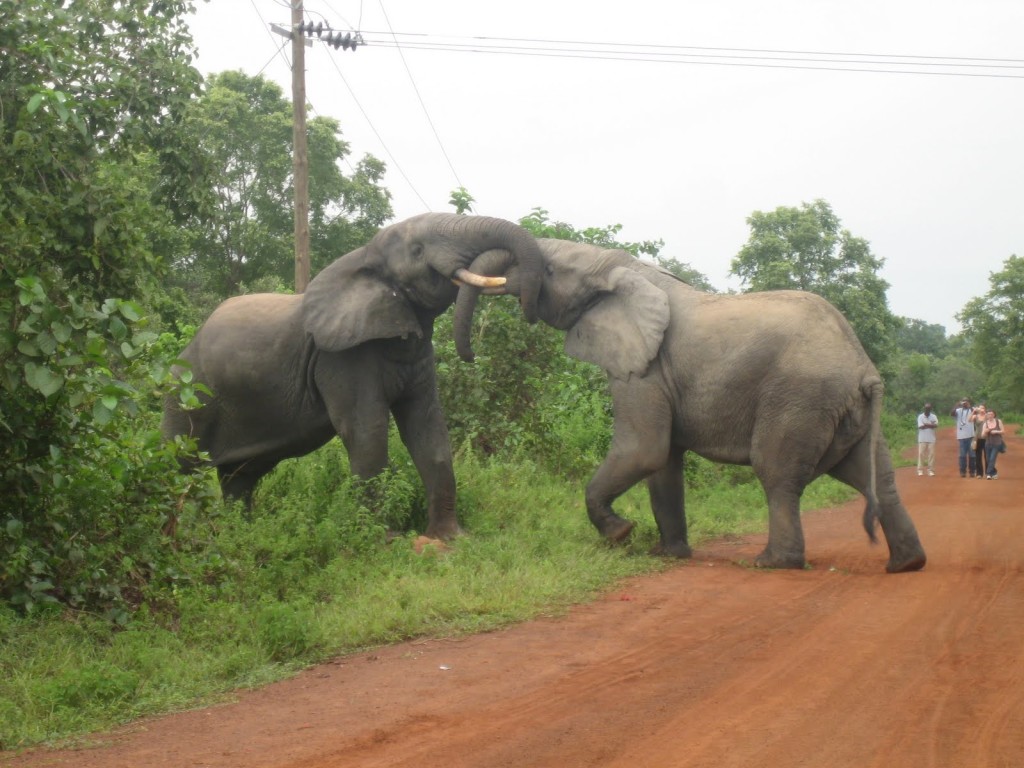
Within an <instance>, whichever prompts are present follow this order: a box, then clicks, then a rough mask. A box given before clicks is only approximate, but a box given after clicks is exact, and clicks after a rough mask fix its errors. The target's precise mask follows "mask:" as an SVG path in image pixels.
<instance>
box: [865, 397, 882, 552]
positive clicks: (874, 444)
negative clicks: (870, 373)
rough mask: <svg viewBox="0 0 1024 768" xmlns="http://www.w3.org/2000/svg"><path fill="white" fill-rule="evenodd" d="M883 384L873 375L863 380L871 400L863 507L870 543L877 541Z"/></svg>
mask: <svg viewBox="0 0 1024 768" xmlns="http://www.w3.org/2000/svg"><path fill="white" fill-rule="evenodd" d="M884 392H885V385H884V384H882V380H881V379H879V378H875V377H873V378H872V379H870V380H868V381H866V382H864V394H865V395H867V397H868V398H870V400H871V433H870V434H871V445H870V449H869V450H870V458H869V472H870V475H871V477H870V479H869V482H868V492H867V494H866V495H867V500H868V503H867V506H866V507H865V508H864V530H865V531H867V534H868V539H870V540H871V543H872V544H877V543H878V536H877V535H876V533H875V523H876V522H877V520H878V515H879V504H878V442H879V440H881V437H882V395H883V394H884Z"/></svg>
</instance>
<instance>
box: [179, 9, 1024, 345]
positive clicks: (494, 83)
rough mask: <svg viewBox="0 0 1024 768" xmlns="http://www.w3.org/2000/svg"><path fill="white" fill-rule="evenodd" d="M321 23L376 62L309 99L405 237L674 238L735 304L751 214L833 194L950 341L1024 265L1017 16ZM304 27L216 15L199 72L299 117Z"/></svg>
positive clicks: (350, 63) (1020, 19)
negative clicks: (542, 216)
mask: <svg viewBox="0 0 1024 768" xmlns="http://www.w3.org/2000/svg"><path fill="white" fill-rule="evenodd" d="M305 9H306V11H307V17H308V18H310V19H311V20H313V21H323V22H324V23H325V24H329V25H331V26H333V27H334V28H335V29H340V30H344V31H349V30H355V31H359V32H361V33H362V35H363V37H364V39H365V40H366V42H367V45H366V46H363V47H360V48H359V49H358V50H357V51H355V52H353V51H350V50H341V49H338V50H335V49H333V48H331V47H328V46H327V45H324V44H323V43H322V42H315V43H314V44H313V46H312V47H311V48H306V71H307V78H306V89H307V94H306V96H307V102H308V103H309V104H310V105H311V112H310V115H311V116H312V115H327V116H331V117H334V118H337V119H338V120H339V121H340V123H341V127H342V134H343V138H344V139H345V140H346V141H348V142H349V143H350V144H351V147H352V159H353V162H354V161H355V160H356V159H358V158H360V157H362V156H363V155H364V154H367V153H369V154H372V155H374V156H376V157H378V158H380V159H381V160H383V161H384V162H385V163H387V165H388V169H389V171H388V175H387V177H386V180H385V186H386V187H387V188H388V189H389V190H390V192H391V193H392V195H393V197H394V201H393V205H394V209H395V215H396V219H403V218H406V217H408V216H412V215H415V214H417V213H422V212H424V211H451V210H452V208H451V206H450V205H449V204H448V199H449V197H450V194H451V192H452V190H454V189H456V188H457V187H459V186H460V185H461V186H465V187H466V188H467V189H468V190H469V192H470V194H472V195H473V197H474V198H475V199H476V204H475V205H474V212H475V213H478V214H485V215H490V216H500V217H503V218H508V219H513V220H517V219H519V218H521V217H522V216H525V215H526V214H528V213H529V212H530V211H531V209H533V208H535V207H540V208H544V209H546V210H547V211H548V212H549V215H550V217H551V219H553V220H559V221H565V222H568V223H569V224H572V225H573V226H575V227H577V228H584V227H591V226H607V225H612V224H621V225H622V226H623V229H622V232H621V233H620V239H623V240H629V241H640V240H658V239H661V240H663V241H664V243H665V246H664V248H663V249H662V253H663V255H665V256H667V257H672V258H676V259H678V260H680V261H683V262H687V263H689V264H691V265H692V266H693V267H694V268H696V269H698V270H699V271H701V272H703V273H704V274H706V275H707V276H708V278H709V280H710V281H711V283H712V284H713V285H715V286H716V287H718V288H720V289H726V288H730V287H731V288H739V283H738V282H737V281H736V280H735V279H734V278H729V277H728V272H729V267H730V264H731V261H732V259H733V257H734V256H735V255H736V253H737V252H738V251H739V249H740V248H741V247H742V246H743V244H744V243H745V242H746V241H747V239H748V237H749V228H748V226H747V223H746V219H747V217H748V216H750V214H751V213H753V212H754V211H772V210H774V209H776V208H777V207H779V206H788V207H798V206H800V205H801V204H802V203H804V202H808V203H809V202H812V201H813V200H815V199H818V198H821V199H824V200H826V201H827V202H828V203H829V204H831V206H832V209H833V211H834V212H835V213H836V215H837V216H838V217H839V218H840V219H841V221H842V223H843V226H844V228H846V229H848V230H849V231H850V232H851V233H852V234H853V235H854V236H856V237H860V238H863V239H865V240H867V241H868V242H869V243H870V246H871V250H872V252H873V253H874V254H875V255H876V256H878V257H880V258H882V259H884V260H885V267H884V269H883V277H884V278H885V279H886V280H887V281H888V282H889V283H890V288H889V293H888V296H889V305H890V308H891V309H892V310H893V311H894V312H895V313H897V314H899V315H904V316H907V317H914V318H920V319H922V320H925V321H926V322H929V323H938V324H941V325H943V326H945V327H946V330H947V332H948V333H953V332H956V331H957V330H959V325H958V323H957V322H956V320H955V315H956V313H957V312H958V311H960V310H961V309H962V308H963V305H964V304H965V303H966V302H967V301H968V300H969V299H971V298H972V297H975V296H981V295H983V294H985V293H986V292H987V291H988V289H989V275H990V274H991V273H992V272H993V271H997V270H999V269H1000V268H1001V267H1002V264H1003V262H1004V261H1005V260H1006V259H1007V258H1009V257H1010V256H1011V255H1014V254H1016V255H1021V256H1024V139H1022V137H1024V50H1022V46H1021V41H1022V40H1024V2H1021V0H969V1H968V0H860V2H850V0H772V2H765V0H679V1H678V2H674V3H669V2H666V1H665V0H628V1H627V2H619V3H610V2H602V1H600V0H543V1H542V0H518V2H515V3H493V2H487V1H486V0H465V1H463V0H435V1H434V2H424V1H423V0H366V1H365V2H358V1H357V0H329V1H324V0H305ZM289 19H290V11H289V10H288V7H287V4H286V3H285V2H282V1H281V0H212V2H210V3H200V6H199V9H198V12H197V14H196V16H195V18H194V20H193V22H192V24H191V28H192V32H193V35H194V38H195V41H196V44H197V47H198V49H199V59H198V61H197V62H196V65H197V66H198V68H199V69H200V70H201V71H202V72H203V73H211V72H220V71H223V70H226V69H241V70H243V71H244V72H246V73H248V74H250V75H255V74H257V73H262V74H263V75H265V76H266V77H268V78H270V79H272V80H274V81H276V82H278V83H279V84H280V85H281V86H282V87H283V88H284V90H285V95H286V97H287V98H289V99H290V98H291V74H290V65H289V59H290V47H289V46H290V44H289V43H288V42H287V41H286V40H285V39H284V38H283V37H280V36H278V35H275V34H273V33H272V32H271V31H270V24H271V23H278V24H281V25H287V24H288V22H289ZM396 42H397V45H396ZM282 46H283V49H282ZM501 46H506V47H507V49H514V50H515V51H516V52H515V53H498V52H496V51H497V49H498V48H499V47H501ZM527 48H528V49H532V51H529V52H528V51H525V50H523V49H527ZM727 49H728V50H727ZM925 57H926V58H925ZM992 60H1000V61H992ZM924 64H927V66H924ZM951 65H955V66H951ZM867 70H885V72H880V71H867ZM950 72H958V73H965V74H960V75H956V76H954V75H950V74H948V73H950ZM936 73H944V74H936Z"/></svg>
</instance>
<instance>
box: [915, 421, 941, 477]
mask: <svg viewBox="0 0 1024 768" xmlns="http://www.w3.org/2000/svg"><path fill="white" fill-rule="evenodd" d="M938 426H939V417H938V416H936V415H935V414H934V413H932V404H931V403H925V404H924V413H919V414H918V415H917V474H918V475H923V474H924V471H925V469H926V468H927V470H928V476H929V477H934V476H935V430H936V429H938Z"/></svg>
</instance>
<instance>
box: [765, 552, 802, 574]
mask: <svg viewBox="0 0 1024 768" xmlns="http://www.w3.org/2000/svg"><path fill="white" fill-rule="evenodd" d="M754 565H755V566H756V567H758V568H792V569H801V568H803V567H804V566H805V565H807V561H806V560H805V559H804V557H803V555H776V554H774V553H773V552H770V551H769V550H767V549H766V550H764V552H762V553H761V554H759V555H758V556H757V557H756V558H754Z"/></svg>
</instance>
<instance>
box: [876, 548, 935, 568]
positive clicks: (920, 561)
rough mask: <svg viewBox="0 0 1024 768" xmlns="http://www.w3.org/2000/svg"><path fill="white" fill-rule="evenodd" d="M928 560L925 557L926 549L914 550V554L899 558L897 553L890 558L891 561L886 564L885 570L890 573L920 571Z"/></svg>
mask: <svg viewBox="0 0 1024 768" xmlns="http://www.w3.org/2000/svg"><path fill="white" fill-rule="evenodd" d="M927 561H928V558H927V557H925V554H924V550H920V551H917V552H914V553H913V554H911V555H909V556H907V557H902V558H897V557H896V556H895V555H893V556H891V557H890V558H889V562H888V563H887V564H886V566H885V570H886V571H887V572H888V573H910V572H912V571H920V570H921V569H922V568H924V564H925V563H926V562H927Z"/></svg>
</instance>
